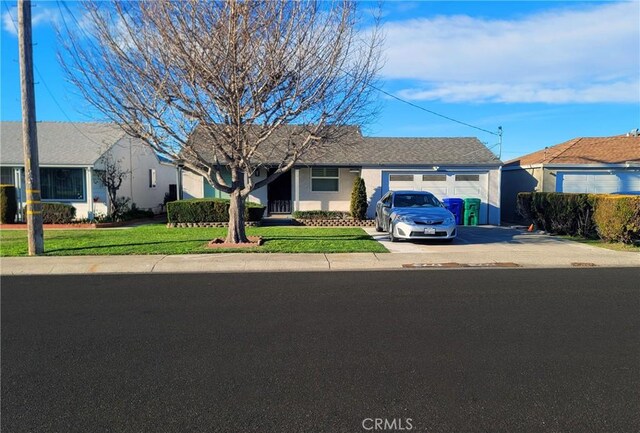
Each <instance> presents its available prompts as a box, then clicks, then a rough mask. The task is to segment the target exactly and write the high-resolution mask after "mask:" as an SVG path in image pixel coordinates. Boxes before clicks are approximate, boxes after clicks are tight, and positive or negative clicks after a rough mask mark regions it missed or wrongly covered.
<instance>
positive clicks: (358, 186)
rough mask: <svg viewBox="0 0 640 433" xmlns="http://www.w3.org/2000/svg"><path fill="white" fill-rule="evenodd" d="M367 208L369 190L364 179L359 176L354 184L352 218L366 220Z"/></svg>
mask: <svg viewBox="0 0 640 433" xmlns="http://www.w3.org/2000/svg"><path fill="white" fill-rule="evenodd" d="M367 207H368V203H367V188H366V186H365V184H364V179H363V178H361V177H360V176H358V177H356V179H355V181H354V182H353V190H352V191H351V208H350V209H351V216H352V217H353V218H354V219H357V220H363V219H365V218H366V217H367Z"/></svg>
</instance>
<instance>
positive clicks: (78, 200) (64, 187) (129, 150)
mask: <svg viewBox="0 0 640 433" xmlns="http://www.w3.org/2000/svg"><path fill="white" fill-rule="evenodd" d="M0 124H1V125H0V149H1V151H0V183H2V184H12V185H15V186H16V187H17V189H18V202H19V203H18V206H19V209H20V210H21V209H22V206H24V203H25V201H26V194H25V187H24V185H25V180H24V154H23V145H22V123H21V122H0ZM37 133H38V156H39V162H40V184H41V186H40V190H41V196H42V201H43V202H58V203H67V204H71V205H73V206H74V207H75V208H76V218H78V219H81V218H89V219H91V218H93V217H94V216H95V215H97V214H102V215H106V214H107V209H108V204H109V197H108V194H107V190H106V188H105V187H104V185H103V184H102V182H101V181H100V180H99V178H98V177H97V176H96V170H100V169H101V161H103V160H104V159H103V158H106V157H107V156H109V155H110V157H111V158H113V160H114V161H119V163H120V165H121V166H122V169H123V170H124V171H128V172H129V175H128V176H127V178H126V179H125V180H124V182H123V183H122V185H121V187H120V189H119V190H118V197H128V198H130V199H131V202H130V204H132V203H135V204H136V206H137V207H138V208H140V209H151V210H153V211H155V212H158V211H160V210H161V207H162V204H163V201H164V196H165V193H167V192H169V185H170V184H175V183H176V168H175V167H174V166H173V165H172V164H170V163H167V162H163V161H161V160H160V159H159V158H158V156H157V155H156V153H155V152H154V151H153V150H152V149H151V148H150V147H149V146H148V145H146V144H144V143H143V142H142V141H141V140H138V139H135V138H131V137H130V136H128V135H127V134H125V133H124V132H123V131H122V130H121V129H120V128H118V127H117V126H116V125H114V124H108V123H75V122H38V123H37ZM21 214H22V212H21V211H20V212H18V215H21Z"/></svg>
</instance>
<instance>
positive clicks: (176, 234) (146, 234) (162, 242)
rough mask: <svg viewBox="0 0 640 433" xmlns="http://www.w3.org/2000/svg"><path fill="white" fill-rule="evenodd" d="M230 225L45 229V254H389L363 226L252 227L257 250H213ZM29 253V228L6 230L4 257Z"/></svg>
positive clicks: (0, 238)
mask: <svg viewBox="0 0 640 433" xmlns="http://www.w3.org/2000/svg"><path fill="white" fill-rule="evenodd" d="M226 230H227V229H225V228H172V229H170V228H167V227H166V226H165V225H164V224H149V225H144V226H140V227H132V228H122V229H93V230H81V229H77V230H45V234H44V247H45V255H50V256H80V255H123V254H200V253H220V252H259V253H356V252H357V253H361V252H375V253H384V252H387V250H386V248H384V247H383V246H382V245H381V244H379V243H378V242H377V241H374V240H373V239H372V238H371V237H370V236H369V235H367V234H366V233H365V232H364V230H362V229H360V228H335V227H330V228H329V227H327V228H324V227H323V228H317V227H255V228H254V227H249V228H247V235H248V236H262V238H263V239H264V244H263V245H262V246H260V247H255V248H242V249H240V248H239V249H226V250H221V249H209V248H207V247H206V245H207V243H208V242H209V241H210V240H211V239H213V238H218V237H224V235H225V233H226ZM25 255H27V232H26V230H2V231H1V232H0V256H3V257H8V256H25Z"/></svg>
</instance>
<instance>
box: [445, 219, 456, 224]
mask: <svg viewBox="0 0 640 433" xmlns="http://www.w3.org/2000/svg"><path fill="white" fill-rule="evenodd" d="M455 222H456V219H455V218H453V217H446V218H445V219H444V224H445V225H447V226H448V225H451V224H455Z"/></svg>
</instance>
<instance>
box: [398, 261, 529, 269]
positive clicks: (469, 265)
mask: <svg viewBox="0 0 640 433" xmlns="http://www.w3.org/2000/svg"><path fill="white" fill-rule="evenodd" d="M402 267H403V268H520V267H521V266H520V265H519V264H517V263H512V262H491V263H456V262H446V263H407V264H404V265H402Z"/></svg>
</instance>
